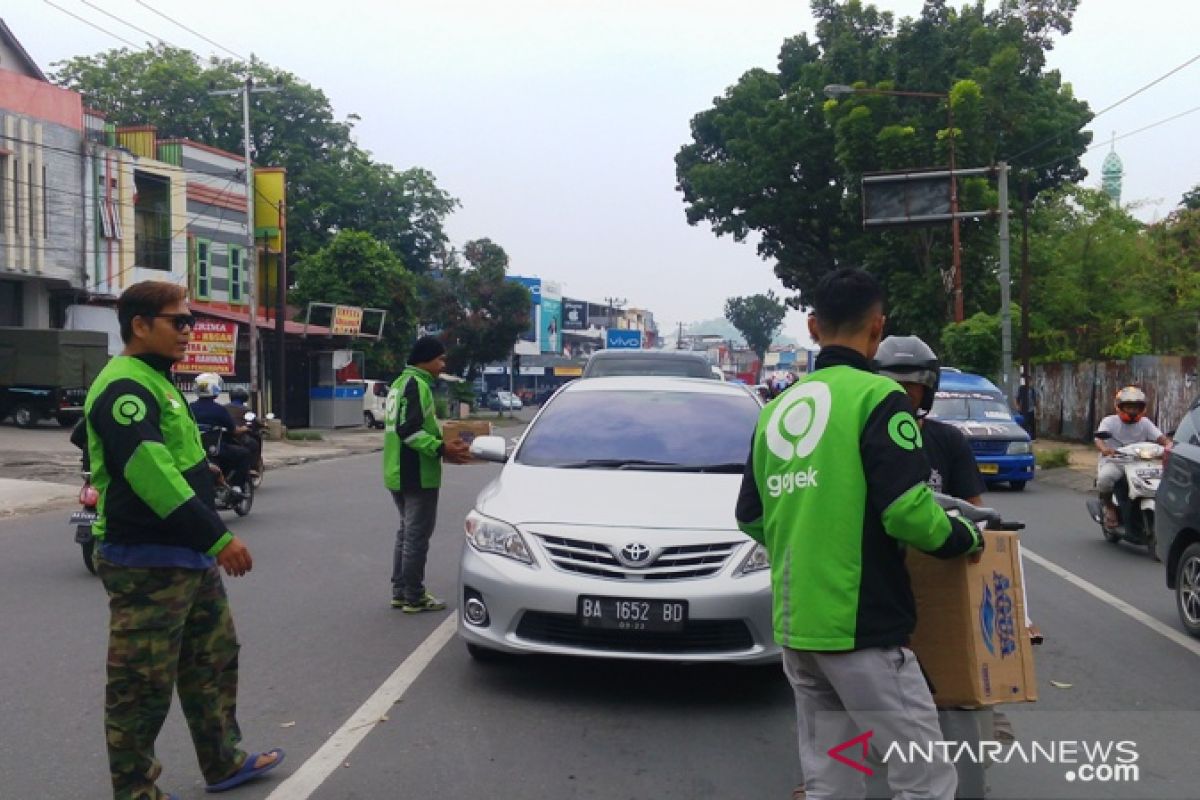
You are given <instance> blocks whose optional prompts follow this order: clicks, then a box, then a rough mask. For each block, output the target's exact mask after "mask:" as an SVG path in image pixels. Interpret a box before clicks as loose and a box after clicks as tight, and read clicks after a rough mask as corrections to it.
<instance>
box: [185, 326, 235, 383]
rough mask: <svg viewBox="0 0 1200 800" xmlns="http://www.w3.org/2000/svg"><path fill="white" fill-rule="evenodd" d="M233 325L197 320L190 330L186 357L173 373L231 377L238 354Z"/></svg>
mask: <svg viewBox="0 0 1200 800" xmlns="http://www.w3.org/2000/svg"><path fill="white" fill-rule="evenodd" d="M237 333H238V325H237V323H236V322H224V321H217V320H212V319H204V318H198V319H197V320H196V324H195V326H193V327H192V340H191V341H190V342H188V347H187V353H186V354H185V355H184V356H183V358H182V359H181V360H180V361H178V362H177V363H176V364H175V371H176V372H179V373H183V374H186V375H196V374H199V373H201V372H215V373H217V374H218V375H233V374H235V373H234V357H235V356H236V354H237Z"/></svg>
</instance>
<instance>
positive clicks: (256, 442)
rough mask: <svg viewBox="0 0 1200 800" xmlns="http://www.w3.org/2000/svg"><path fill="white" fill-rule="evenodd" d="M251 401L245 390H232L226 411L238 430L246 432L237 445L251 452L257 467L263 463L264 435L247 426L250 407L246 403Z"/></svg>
mask: <svg viewBox="0 0 1200 800" xmlns="http://www.w3.org/2000/svg"><path fill="white" fill-rule="evenodd" d="M249 400H250V393H249V392H247V391H246V390H245V389H242V388H241V387H239V388H237V389H230V390H229V403H228V404H227V405H226V406H225V410H226V411H228V412H229V416H230V417H232V418H233V424H234V425H236V426H238V430H244V431H245V433H243V434H241V435H239V436H238V437H237V444H239V445H241V446H242V447H244V448H246V449H247V450H249V451H250V463H251V465H253V466H255V467H256V466H258V465H259V464H261V463H262V446H263V445H262V435H261V434H260V433H258V432H256V431H255V430H254V426H252V425H247V424H246V414H248V413H249V412H250V407H249V406H248V405H246V403H247V402H249ZM252 471H256V470H252Z"/></svg>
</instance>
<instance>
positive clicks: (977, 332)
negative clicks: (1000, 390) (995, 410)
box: [941, 311, 1001, 377]
mask: <svg viewBox="0 0 1200 800" xmlns="http://www.w3.org/2000/svg"><path fill="white" fill-rule="evenodd" d="M1000 351H1001V341H1000V318H999V317H998V316H997V315H995V314H985V313H983V312H982V311H981V312H979V313H977V314H975V315H974V316H971V317H968V318H967V319H965V320H963V321H962V322H951V323H950V324H948V325H947V326H946V328H945V330H943V331H942V352H941V360H942V363H943V364H946V365H947V366H954V367H957V368H958V369H961V370H962V371H964V372H974V373H976V374H978V375H988V376H991V377H996V376H998V375H999V374H1000Z"/></svg>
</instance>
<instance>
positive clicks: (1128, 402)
mask: <svg viewBox="0 0 1200 800" xmlns="http://www.w3.org/2000/svg"><path fill="white" fill-rule="evenodd" d="M1113 405H1115V406H1116V408H1117V415H1118V416H1120V417H1121V421H1122V422H1125V423H1129V424H1132V423H1134V422H1137V421H1138V420H1139V419H1141V418H1142V415H1143V414H1145V413H1146V393H1145V392H1143V391H1142V390H1141V389H1139V388H1138V387H1136V386H1126V387H1125V388H1123V389H1121V390H1120V391H1119V392H1117V397H1116V400H1115V402H1114V403H1113ZM1121 406H1133V410H1132V411H1126V410H1125V409H1123V408H1121ZM1139 406H1140V408H1139Z"/></svg>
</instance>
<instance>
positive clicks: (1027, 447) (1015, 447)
mask: <svg viewBox="0 0 1200 800" xmlns="http://www.w3.org/2000/svg"><path fill="white" fill-rule="evenodd" d="M1004 452H1005V453H1007V454H1008V455H1010V456H1027V455H1029V454H1030V453H1032V452H1033V445H1032V444H1031V443H1030V442H1009V443H1008V449H1007V450H1005V451H1004Z"/></svg>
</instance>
